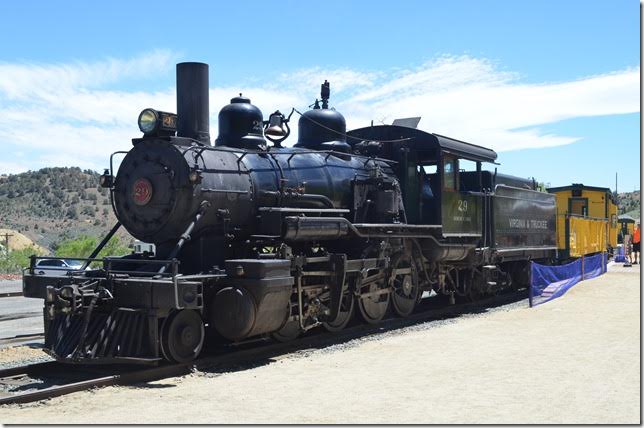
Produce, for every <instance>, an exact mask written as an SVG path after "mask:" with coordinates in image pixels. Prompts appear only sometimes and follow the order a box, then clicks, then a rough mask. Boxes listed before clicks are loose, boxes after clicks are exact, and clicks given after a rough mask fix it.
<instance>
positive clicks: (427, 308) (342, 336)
mask: <svg viewBox="0 0 644 428" xmlns="http://www.w3.org/2000/svg"><path fill="white" fill-rule="evenodd" d="M527 297H528V291H527V290H520V291H517V292H512V293H507V294H503V295H499V296H497V297H496V298H495V300H494V301H489V302H486V303H485V304H484V305H483V304H482V303H480V302H479V303H465V304H459V305H453V306H448V307H445V300H444V299H441V298H440V297H438V298H437V297H429V298H425V299H423V300H422V301H421V302H420V303H419V306H418V312H417V313H415V314H413V315H412V316H411V317H409V318H387V319H385V320H383V321H382V322H381V323H379V324H376V325H370V324H363V323H362V322H361V320H360V319H359V317H358V316H357V315H354V318H353V319H352V321H351V323H350V324H349V326H347V328H346V329H345V330H343V331H341V332H338V333H328V332H326V331H324V330H322V331H320V330H318V331H309V332H307V333H306V334H304V335H302V336H300V338H298V339H296V340H294V341H293V342H289V343H277V342H275V341H273V340H271V339H265V340H263V341H259V342H254V343H253V344H242V345H238V346H234V347H231V348H232V349H238V350H239V349H242V350H248V351H251V352H252V351H256V353H254V354H253V355H252V356H249V357H245V358H242V359H240V361H235V362H229V363H225V364H216V365H211V366H209V365H207V364H206V365H204V366H199V367H196V372H197V373H201V374H204V375H206V376H209V377H215V376H218V375H220V374H224V373H235V372H241V371H244V370H250V369H254V368H258V367H262V366H266V365H269V364H274V363H277V362H279V361H280V360H282V359H287V358H289V357H294V358H298V357H300V356H306V354H307V353H310V352H317V351H321V350H322V351H323V350H325V349H327V350H330V351H331V350H332V349H331V348H334V347H337V346H344V347H345V349H346V348H348V347H351V346H357V345H359V340H360V339H364V338H367V337H374V338H375V339H376V340H377V336H381V335H382V336H383V337H384V336H385V335H386V334H391V333H395V332H396V331H398V330H403V329H406V328H414V327H417V326H422V325H423V324H427V326H426V328H433V327H438V326H440V325H441V324H440V321H445V320H456V319H458V318H461V317H465V316H468V315H476V314H482V313H486V312H490V311H491V310H493V309H496V308H499V307H502V306H505V305H510V304H516V303H518V302H521V301H523V300H527ZM526 307H527V302H526ZM433 323H435V325H432V324H433ZM220 352H221V351H220ZM204 357H205V358H206V359H207V358H209V357H210V355H208V354H206V355H204Z"/></svg>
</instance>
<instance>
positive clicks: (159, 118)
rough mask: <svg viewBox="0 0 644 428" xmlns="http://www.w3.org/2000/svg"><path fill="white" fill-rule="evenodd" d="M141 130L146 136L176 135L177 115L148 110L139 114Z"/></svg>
mask: <svg viewBox="0 0 644 428" xmlns="http://www.w3.org/2000/svg"><path fill="white" fill-rule="evenodd" d="M139 129H140V130H141V132H143V133H144V134H145V135H146V136H152V135H156V136H160V135H174V132H175V131H176V130H177V115H176V114H174V113H167V112H165V111H158V110H154V109H152V108H146V109H145V110H143V111H142V112H141V114H139Z"/></svg>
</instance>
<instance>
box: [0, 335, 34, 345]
mask: <svg viewBox="0 0 644 428" xmlns="http://www.w3.org/2000/svg"><path fill="white" fill-rule="evenodd" d="M44 338H45V335H44V334H43V333H34V334H19V335H17V336H11V337H2V338H0V348H2V347H5V346H9V345H16V344H24V343H31V342H35V341H39V340H43V339H44Z"/></svg>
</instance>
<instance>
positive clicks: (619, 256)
mask: <svg viewBox="0 0 644 428" xmlns="http://www.w3.org/2000/svg"><path fill="white" fill-rule="evenodd" d="M625 261H626V257H625V256H624V247H617V252H616V253H615V262H616V263H624V262H625Z"/></svg>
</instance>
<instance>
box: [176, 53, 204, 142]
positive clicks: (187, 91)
mask: <svg viewBox="0 0 644 428" xmlns="http://www.w3.org/2000/svg"><path fill="white" fill-rule="evenodd" d="M209 114H210V112H209V101H208V64H204V63H201V62H182V63H179V64H177V136H179V137H186V138H192V139H193V140H197V141H199V142H201V143H203V144H207V145H210V121H209Z"/></svg>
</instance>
